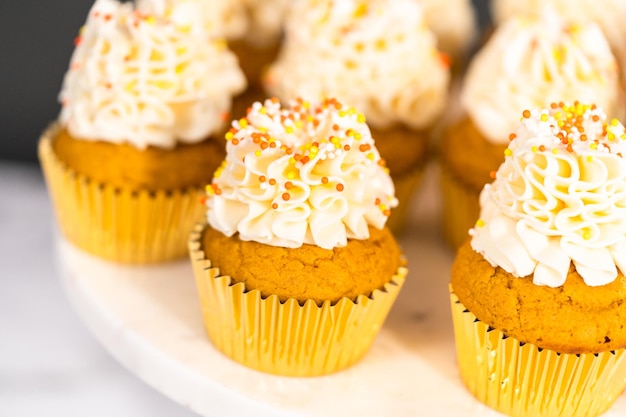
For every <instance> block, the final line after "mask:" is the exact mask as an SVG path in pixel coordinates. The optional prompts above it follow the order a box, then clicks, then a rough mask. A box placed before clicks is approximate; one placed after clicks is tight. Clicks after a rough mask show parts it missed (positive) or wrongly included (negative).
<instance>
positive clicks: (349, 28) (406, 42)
mask: <svg viewBox="0 0 626 417" xmlns="http://www.w3.org/2000/svg"><path fill="white" fill-rule="evenodd" d="M285 30H286V34H285V41H284V43H283V46H282V49H281V52H280V55H279V57H278V59H277V61H276V62H275V63H274V64H272V65H271V66H270V68H269V70H268V73H267V75H266V77H265V86H266V88H267V90H268V91H269V92H270V93H271V94H273V95H276V96H278V97H280V98H281V99H283V100H288V99H293V98H295V97H299V96H302V97H316V98H318V99H322V98H323V97H327V96H333V97H337V98H338V99H339V100H342V101H344V102H346V103H351V104H352V105H353V106H355V107H357V108H358V109H359V110H360V111H362V112H363V113H364V114H365V115H366V116H367V118H368V122H369V123H370V124H371V125H372V126H376V127H380V128H384V127H387V126H390V125H392V124H395V123H403V124H406V125H408V126H411V127H413V128H416V129H420V128H428V127H429V126H430V125H431V124H432V123H433V122H434V120H435V118H436V117H437V116H438V115H439V114H440V113H441V112H442V110H443V108H444V105H445V103H446V99H447V94H448V84H449V78H450V71H449V66H448V63H447V61H446V59H442V57H441V56H440V53H439V52H438V50H437V49H436V39H435V36H434V35H433V34H432V33H431V32H430V31H429V30H428V29H427V28H426V25H425V24H424V19H423V13H422V9H421V7H420V5H419V4H418V3H417V2H416V1H415V0H370V1H359V0H344V1H331V0H299V1H295V2H294V3H293V4H292V7H291V9H290V10H289V12H288V14H287V17H286V22H285Z"/></svg>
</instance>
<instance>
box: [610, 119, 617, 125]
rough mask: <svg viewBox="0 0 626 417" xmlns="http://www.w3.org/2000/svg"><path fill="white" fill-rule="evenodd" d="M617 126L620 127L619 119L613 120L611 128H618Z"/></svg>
mask: <svg viewBox="0 0 626 417" xmlns="http://www.w3.org/2000/svg"><path fill="white" fill-rule="evenodd" d="M617 125H619V120H617V119H613V120H611V126H617Z"/></svg>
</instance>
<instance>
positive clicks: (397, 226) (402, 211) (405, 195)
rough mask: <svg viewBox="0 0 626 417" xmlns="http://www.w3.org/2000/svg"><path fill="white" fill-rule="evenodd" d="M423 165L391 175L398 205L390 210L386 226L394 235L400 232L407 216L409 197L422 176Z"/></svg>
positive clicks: (413, 192)
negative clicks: (398, 174)
mask: <svg viewBox="0 0 626 417" xmlns="http://www.w3.org/2000/svg"><path fill="white" fill-rule="evenodd" d="M424 169H425V168H424V166H419V167H418V168H415V169H414V170H412V171H411V172H408V173H406V174H404V175H401V176H399V177H396V176H393V177H392V179H393V185H394V188H395V191H396V193H395V194H396V198H397V199H398V207H395V208H394V209H393V210H391V216H389V218H388V219H387V223H386V226H387V227H388V228H389V230H391V232H392V233H393V234H394V235H396V236H397V235H399V234H401V233H402V231H403V230H404V228H405V227H406V224H407V220H408V218H409V215H410V214H409V212H410V206H411V199H412V197H413V194H415V191H416V190H417V188H418V187H419V185H420V183H421V182H422V179H423V177H424Z"/></svg>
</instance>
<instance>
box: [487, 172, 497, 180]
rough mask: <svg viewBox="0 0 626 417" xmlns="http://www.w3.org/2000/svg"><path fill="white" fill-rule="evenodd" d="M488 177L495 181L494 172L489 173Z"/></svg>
mask: <svg viewBox="0 0 626 417" xmlns="http://www.w3.org/2000/svg"><path fill="white" fill-rule="evenodd" d="M489 177H490V178H491V179H492V180H494V179H496V171H489Z"/></svg>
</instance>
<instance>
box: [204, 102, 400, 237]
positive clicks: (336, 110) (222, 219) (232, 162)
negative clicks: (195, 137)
mask: <svg viewBox="0 0 626 417" xmlns="http://www.w3.org/2000/svg"><path fill="white" fill-rule="evenodd" d="M291 104H292V105H291V106H290V107H282V106H281V104H280V103H279V101H278V100H277V99H272V100H266V101H265V102H264V103H263V104H262V103H260V102H256V103H254V104H253V105H252V107H251V108H250V109H249V110H248V113H247V115H246V117H245V118H243V119H241V120H236V121H234V122H233V124H232V129H231V130H230V131H229V132H228V133H227V134H226V139H227V145H226V152H227V155H226V159H225V161H224V163H223V164H222V166H221V167H220V168H219V169H218V170H217V171H216V172H215V175H214V179H213V182H212V183H211V184H210V185H209V186H207V192H208V196H209V197H208V199H207V206H208V212H207V213H208V221H209V224H210V225H211V227H212V228H214V229H216V230H219V231H221V232H222V233H224V234H225V235H226V236H232V235H234V234H235V233H239V238H240V239H242V240H254V241H257V242H260V243H264V244H268V245H273V246H283V247H300V246H301V245H302V244H312V245H317V246H319V247H322V248H324V249H332V248H334V247H339V246H345V245H346V244H347V239H367V238H368V237H369V230H368V225H372V226H374V227H377V228H379V229H382V228H383V227H384V224H385V222H386V220H387V217H388V216H389V214H390V209H391V208H393V207H395V206H396V205H397V200H396V198H395V197H394V187H393V183H392V181H391V178H390V176H389V173H388V169H387V168H386V167H385V163H384V160H382V159H381V158H380V155H379V153H378V151H377V149H376V147H375V146H374V140H373V138H372V136H371V133H370V130H369V128H368V126H367V124H366V123H365V117H364V116H363V114H361V113H359V112H358V111H356V110H355V109H354V108H352V107H347V106H344V105H342V104H341V103H340V102H339V101H337V100H335V99H325V100H323V101H322V102H320V103H319V104H315V103H309V102H307V101H303V100H302V99H297V100H295V101H293V102H292V103H291Z"/></svg>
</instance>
